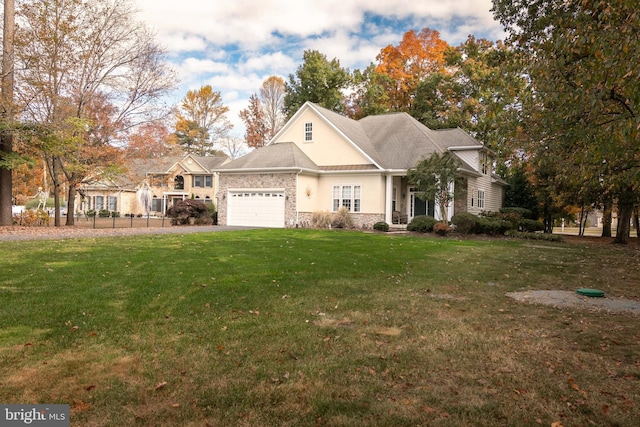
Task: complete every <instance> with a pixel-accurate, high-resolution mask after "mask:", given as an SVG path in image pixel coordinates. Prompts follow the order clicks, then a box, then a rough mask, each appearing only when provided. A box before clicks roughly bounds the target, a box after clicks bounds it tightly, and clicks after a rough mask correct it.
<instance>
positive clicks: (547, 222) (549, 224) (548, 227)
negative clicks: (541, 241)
mask: <svg viewBox="0 0 640 427" xmlns="http://www.w3.org/2000/svg"><path fill="white" fill-rule="evenodd" d="M542 209H543V222H544V233H546V234H551V233H553V214H552V212H551V199H550V198H549V197H547V198H545V201H544V206H543V207H542Z"/></svg>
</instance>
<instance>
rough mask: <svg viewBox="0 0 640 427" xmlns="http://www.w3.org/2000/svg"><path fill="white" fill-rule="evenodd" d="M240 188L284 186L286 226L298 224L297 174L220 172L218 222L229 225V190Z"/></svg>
mask: <svg viewBox="0 0 640 427" xmlns="http://www.w3.org/2000/svg"><path fill="white" fill-rule="evenodd" d="M230 188H232V189H240V188H250V189H259V188H284V195H285V201H284V215H285V220H284V223H285V227H295V226H296V174H295V173H280V174H277V173H267V174H225V173H221V174H220V180H219V187H218V193H217V199H218V224H220V225H227V199H226V196H227V192H228V190H229V189H230Z"/></svg>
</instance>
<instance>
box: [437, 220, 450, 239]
mask: <svg viewBox="0 0 640 427" xmlns="http://www.w3.org/2000/svg"><path fill="white" fill-rule="evenodd" d="M450 231H451V227H449V224H447V223H446V222H437V223H436V224H435V225H434V226H433V232H434V233H436V234H437V235H438V236H446V235H447V234H449V232H450Z"/></svg>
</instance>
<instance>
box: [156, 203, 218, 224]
mask: <svg viewBox="0 0 640 427" xmlns="http://www.w3.org/2000/svg"><path fill="white" fill-rule="evenodd" d="M167 216H168V217H169V218H171V224H172V225H188V224H199V225H204V224H212V223H213V220H212V219H211V214H210V213H209V209H208V208H207V205H205V204H204V203H202V202H199V201H197V200H192V199H185V200H180V201H179V202H176V203H175V204H174V205H173V206H171V207H170V208H169V210H168V211H167Z"/></svg>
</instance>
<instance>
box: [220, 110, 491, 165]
mask: <svg viewBox="0 0 640 427" xmlns="http://www.w3.org/2000/svg"><path fill="white" fill-rule="evenodd" d="M305 105H308V107H309V108H311V109H313V110H315V111H316V112H317V113H318V114H319V115H320V116H322V117H323V118H324V119H325V120H326V121H327V123H328V124H329V125H330V126H333V127H334V128H335V129H336V130H337V131H338V132H340V133H342V134H343V135H344V136H345V137H346V138H347V139H348V140H349V141H351V142H352V143H353V144H354V145H355V146H356V147H357V148H358V149H359V150H360V151H361V152H363V154H364V155H365V156H368V157H369V158H370V159H371V162H372V165H369V166H368V168H369V167H372V168H381V169H391V170H394V169H395V170H406V169H410V168H412V167H414V166H415V165H416V163H417V162H418V161H420V160H422V159H424V158H428V157H429V156H431V155H432V154H433V153H434V152H438V153H443V152H445V151H447V149H448V148H449V147H473V146H477V147H478V148H482V147H483V144H482V143H481V142H480V141H478V140H476V139H474V138H473V137H471V136H470V135H469V134H467V133H466V132H464V131H463V130H462V129H459V128H457V129H443V130H431V129H429V128H428V127H426V126H425V125H423V124H422V123H420V122H419V121H417V120H416V119H414V118H413V117H411V116H410V115H409V114H407V113H391V114H383V115H377V116H368V117H365V118H363V119H361V120H359V121H356V120H353V119H350V118H348V117H345V116H342V115H340V114H338V113H336V112H334V111H331V110H328V109H326V108H323V107H321V106H319V105H317V104H313V103H310V102H309V103H307V104H305ZM267 168H306V169H313V170H326V168H322V167H318V165H316V164H315V163H314V162H313V161H312V160H311V159H309V157H307V156H306V155H305V154H304V153H303V152H302V151H301V150H300V149H299V148H298V147H297V146H296V145H295V144H294V143H292V142H286V143H281V142H278V143H275V144H271V145H268V146H266V147H262V148H260V149H258V150H255V151H253V152H251V153H249V154H247V155H245V156H243V157H241V158H239V159H237V160H234V161H232V162H230V163H227V164H225V165H222V166H220V167H218V168H217V169H218V170H222V171H223V170H225V169H226V170H231V169H267ZM340 168H342V169H343V170H353V165H344V166H343V167H339V166H338V167H332V170H338V169H340ZM462 169H463V170H468V171H469V172H471V171H473V168H472V167H471V166H470V165H468V164H466V163H465V164H463V166H462Z"/></svg>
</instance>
